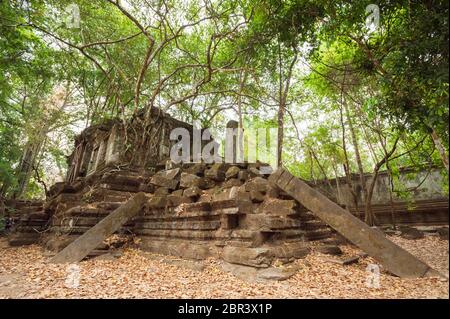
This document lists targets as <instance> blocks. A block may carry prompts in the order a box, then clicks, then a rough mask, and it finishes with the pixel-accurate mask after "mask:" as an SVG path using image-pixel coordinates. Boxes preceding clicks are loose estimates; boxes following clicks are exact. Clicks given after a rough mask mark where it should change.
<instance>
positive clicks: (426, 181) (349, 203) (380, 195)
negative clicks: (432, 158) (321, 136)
mask: <svg viewBox="0 0 450 319" xmlns="http://www.w3.org/2000/svg"><path fill="white" fill-rule="evenodd" d="M372 178H373V176H372V175H371V174H367V175H366V184H367V187H368V186H369V185H370V183H371V180H372ZM446 178H447V177H446V176H445V175H444V174H442V171H441V170H440V169H437V168H432V169H431V170H430V171H421V172H418V173H414V172H413V171H412V170H409V169H403V170H401V172H400V179H399V182H400V184H401V185H402V188H401V189H408V188H409V189H412V188H416V187H417V189H416V190H414V191H413V192H410V193H409V194H408V197H407V198H405V197H403V196H399V195H398V194H396V193H392V196H393V199H394V201H395V202H403V201H410V200H414V201H420V200H428V201H429V200H443V199H447V201H448V194H446V193H445V191H444V189H443V185H444V181H445V179H446ZM330 183H331V184H332V188H331V189H330V187H329V185H328V184H327V183H326V182H325V181H323V180H322V181H320V182H319V183H318V185H317V187H318V188H319V189H321V190H322V191H323V193H324V194H326V195H328V196H329V197H332V198H334V200H335V201H336V202H337V203H339V204H341V205H344V206H346V207H353V206H355V204H354V200H353V196H352V194H351V191H350V188H349V186H348V184H347V181H346V179H345V178H343V177H342V178H339V181H338V183H339V188H338V187H337V181H336V179H331V180H330ZM352 183H353V185H354V189H355V190H356V193H357V195H358V205H363V203H364V202H363V200H362V195H363V194H362V187H361V183H360V181H359V176H358V175H356V174H355V175H354V176H353V177H352ZM395 189H399V187H397V186H396V187H395ZM389 190H390V184H389V176H388V174H387V172H385V171H384V172H380V174H379V176H378V178H377V181H376V184H375V189H374V192H373V197H372V204H373V205H386V204H389V202H390V195H389Z"/></svg>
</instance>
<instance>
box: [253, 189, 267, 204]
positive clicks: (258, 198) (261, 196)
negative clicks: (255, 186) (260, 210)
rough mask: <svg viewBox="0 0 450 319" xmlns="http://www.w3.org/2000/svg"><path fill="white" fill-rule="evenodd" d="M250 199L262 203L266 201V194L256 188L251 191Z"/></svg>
mask: <svg viewBox="0 0 450 319" xmlns="http://www.w3.org/2000/svg"><path fill="white" fill-rule="evenodd" d="M250 199H251V200H252V202H254V203H261V202H263V201H264V194H263V193H261V192H258V191H255V190H252V191H250Z"/></svg>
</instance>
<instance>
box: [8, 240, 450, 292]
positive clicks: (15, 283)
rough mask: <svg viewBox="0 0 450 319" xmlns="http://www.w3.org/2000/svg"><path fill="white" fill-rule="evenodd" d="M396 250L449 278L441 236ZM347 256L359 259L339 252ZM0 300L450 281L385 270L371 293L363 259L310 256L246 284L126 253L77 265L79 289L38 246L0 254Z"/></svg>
mask: <svg viewBox="0 0 450 319" xmlns="http://www.w3.org/2000/svg"><path fill="white" fill-rule="evenodd" d="M391 239H393V240H394V241H395V242H396V243H398V244H399V245H401V246H403V247H404V248H406V249H408V250H409V251H410V252H411V253H413V254H415V255H417V256H419V257H420V258H422V259H423V260H424V261H426V262H427V263H429V264H430V265H431V266H433V267H434V268H435V269H437V270H439V271H441V272H442V273H445V274H446V276H448V269H449V268H448V241H445V240H441V239H439V238H438V237H425V238H423V239H419V240H405V239H402V238H399V237H391ZM341 248H342V250H343V251H344V254H345V255H349V256H350V255H354V254H356V253H358V252H360V251H359V250H358V249H356V248H354V247H352V246H342V247H341ZM0 249H1V254H0V298H448V297H449V288H448V282H446V281H444V280H442V279H438V278H426V279H401V278H397V277H394V276H391V275H389V274H387V273H384V272H383V271H382V273H381V276H380V287H379V288H370V287H368V286H367V284H366V282H367V278H368V273H367V270H366V267H367V265H368V264H370V263H374V261H373V260H372V259H371V258H363V259H360V261H359V262H358V263H356V264H352V265H347V266H341V265H339V264H335V263H332V262H329V261H327V259H329V258H330V257H329V256H326V255H322V254H320V253H312V254H310V255H309V256H308V257H307V258H305V259H302V260H299V261H298V262H297V263H298V266H299V271H298V273H297V274H295V275H294V276H293V277H291V278H289V279H288V280H285V281H281V282H274V281H271V282H265V283H256V282H247V281H243V280H241V279H238V278H236V277H235V276H233V275H231V274H229V273H227V272H225V271H223V270H222V268H221V264H220V261H217V260H214V259H209V260H207V261H205V262H204V263H203V265H202V266H203V268H204V269H203V270H193V269H192V267H189V268H187V267H181V266H179V265H180V263H178V264H177V263H168V262H167V260H168V259H167V257H163V256H158V255H152V256H150V257H151V258H148V256H144V254H143V253H142V252H140V251H138V250H134V249H127V250H125V251H124V254H123V255H122V256H121V257H120V258H117V259H113V260H88V261H83V262H81V263H80V264H79V267H80V268H79V269H80V277H79V285H78V287H77V288H70V286H71V284H70V282H68V281H67V279H68V273H69V272H70V270H69V269H68V266H66V265H53V264H49V263H48V262H47V261H48V259H49V257H48V256H47V255H46V254H45V252H44V251H43V250H42V248H40V247H38V246H31V247H20V248H6V247H5V246H3V247H0Z"/></svg>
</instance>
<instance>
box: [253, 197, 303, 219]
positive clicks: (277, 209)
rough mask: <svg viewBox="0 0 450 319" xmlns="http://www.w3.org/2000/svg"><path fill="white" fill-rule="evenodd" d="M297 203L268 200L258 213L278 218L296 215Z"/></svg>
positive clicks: (283, 200)
mask: <svg viewBox="0 0 450 319" xmlns="http://www.w3.org/2000/svg"><path fill="white" fill-rule="evenodd" d="M296 206H297V203H296V202H295V201H294V200H287V199H277V198H267V199H266V200H265V201H264V202H263V203H262V204H261V205H260V206H259V208H258V211H259V212H261V213H265V214H270V215H276V216H290V215H296V214H297V211H296V210H295V208H296Z"/></svg>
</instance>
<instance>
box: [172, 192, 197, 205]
mask: <svg viewBox="0 0 450 319" xmlns="http://www.w3.org/2000/svg"><path fill="white" fill-rule="evenodd" d="M167 200H168V202H169V203H170V206H178V205H181V204H186V203H192V199H191V198H189V197H187V196H177V195H173V193H172V194H170V195H167Z"/></svg>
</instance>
